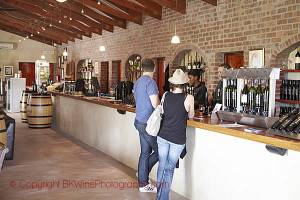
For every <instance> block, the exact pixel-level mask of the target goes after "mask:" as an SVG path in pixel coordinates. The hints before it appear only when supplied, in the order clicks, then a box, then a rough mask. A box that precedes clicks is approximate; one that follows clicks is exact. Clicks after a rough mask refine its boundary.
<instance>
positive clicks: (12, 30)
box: [0, 23, 62, 46]
mask: <svg viewBox="0 0 300 200" xmlns="http://www.w3.org/2000/svg"><path fill="white" fill-rule="evenodd" d="M0 29H1V30H3V31H6V32H9V33H12V34H15V35H19V36H21V37H24V38H25V37H26V36H27V35H28V32H25V31H21V30H19V29H17V28H14V27H11V26H7V25H6V24H2V23H0ZM29 34H30V33H29ZM30 39H31V40H35V41H38V42H41V43H44V44H48V45H51V46H52V45H53V44H54V43H56V44H59V45H62V43H61V42H58V41H56V42H55V41H53V40H51V39H48V38H44V37H41V36H37V35H35V36H33V37H31V38H30Z"/></svg>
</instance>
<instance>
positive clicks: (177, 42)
mask: <svg viewBox="0 0 300 200" xmlns="http://www.w3.org/2000/svg"><path fill="white" fill-rule="evenodd" d="M171 43H172V44H179V43H180V39H179V37H178V36H177V35H176V24H175V35H174V36H173V37H172V40H171Z"/></svg>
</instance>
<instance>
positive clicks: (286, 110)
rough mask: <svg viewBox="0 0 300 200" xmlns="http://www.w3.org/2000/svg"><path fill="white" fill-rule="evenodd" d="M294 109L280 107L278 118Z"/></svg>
mask: <svg viewBox="0 0 300 200" xmlns="http://www.w3.org/2000/svg"><path fill="white" fill-rule="evenodd" d="M293 109H295V107H287V106H284V107H283V106H280V112H279V117H281V116H282V115H284V114H285V113H290V112H292V110H293Z"/></svg>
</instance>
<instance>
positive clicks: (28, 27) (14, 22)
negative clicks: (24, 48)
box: [0, 14, 68, 43]
mask: <svg viewBox="0 0 300 200" xmlns="http://www.w3.org/2000/svg"><path fill="white" fill-rule="evenodd" d="M0 23H2V24H6V25H8V26H11V27H15V28H18V29H20V30H24V31H27V32H29V33H33V30H34V35H35V34H37V35H42V34H43V35H44V36H46V37H47V38H49V39H53V40H55V41H60V42H64V43H67V42H68V41H67V39H66V37H64V38H63V37H61V35H59V34H58V33H53V32H50V31H42V30H38V29H37V27H35V26H32V25H30V24H29V23H25V22H21V21H17V20H15V19H9V20H7V16H6V15H3V14H0ZM37 31H40V34H38V33H37ZM30 35H31V34H29V35H28V37H30Z"/></svg>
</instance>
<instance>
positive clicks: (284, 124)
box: [278, 114, 299, 131]
mask: <svg viewBox="0 0 300 200" xmlns="http://www.w3.org/2000/svg"><path fill="white" fill-rule="evenodd" d="M298 116H299V114H296V115H292V116H290V117H288V118H287V119H286V120H285V121H284V122H283V123H282V124H280V126H279V127H278V129H279V130H280V131H281V130H284V129H286V128H287V127H288V126H289V125H290V124H291V123H292V122H293V121H294V120H295V119H296V118H297V117H298Z"/></svg>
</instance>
